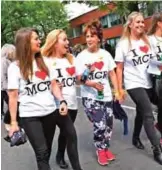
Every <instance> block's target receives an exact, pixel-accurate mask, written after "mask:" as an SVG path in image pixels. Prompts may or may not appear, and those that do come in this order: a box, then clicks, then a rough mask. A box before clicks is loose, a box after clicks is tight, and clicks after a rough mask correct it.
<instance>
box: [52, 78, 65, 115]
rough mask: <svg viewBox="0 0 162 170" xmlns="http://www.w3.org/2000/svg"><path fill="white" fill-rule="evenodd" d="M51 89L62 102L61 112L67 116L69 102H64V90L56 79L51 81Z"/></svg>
mask: <svg viewBox="0 0 162 170" xmlns="http://www.w3.org/2000/svg"><path fill="white" fill-rule="evenodd" d="M51 88H52V93H53V95H54V96H55V97H56V98H57V100H59V101H60V107H59V112H60V114H61V115H62V116H65V115H67V112H68V108H67V102H66V101H65V100H64V97H63V95H62V88H60V84H59V83H58V82H57V81H56V80H55V79H54V80H52V81H51Z"/></svg>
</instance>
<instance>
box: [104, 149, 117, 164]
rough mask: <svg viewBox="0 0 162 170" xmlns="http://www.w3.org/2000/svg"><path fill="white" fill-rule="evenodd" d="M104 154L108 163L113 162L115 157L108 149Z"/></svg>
mask: <svg viewBox="0 0 162 170" xmlns="http://www.w3.org/2000/svg"><path fill="white" fill-rule="evenodd" d="M105 154H106V157H107V160H108V161H113V160H115V159H116V158H115V155H114V154H113V153H112V152H111V151H110V150H109V149H105Z"/></svg>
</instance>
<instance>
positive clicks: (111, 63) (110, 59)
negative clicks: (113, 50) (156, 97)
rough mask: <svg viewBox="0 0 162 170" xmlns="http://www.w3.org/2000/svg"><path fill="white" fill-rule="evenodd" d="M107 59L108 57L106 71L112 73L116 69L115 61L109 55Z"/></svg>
mask: <svg viewBox="0 0 162 170" xmlns="http://www.w3.org/2000/svg"><path fill="white" fill-rule="evenodd" d="M108 57H109V60H108V71H112V70H114V68H115V67H116V64H115V61H114V59H113V57H112V56H111V54H109V56H108Z"/></svg>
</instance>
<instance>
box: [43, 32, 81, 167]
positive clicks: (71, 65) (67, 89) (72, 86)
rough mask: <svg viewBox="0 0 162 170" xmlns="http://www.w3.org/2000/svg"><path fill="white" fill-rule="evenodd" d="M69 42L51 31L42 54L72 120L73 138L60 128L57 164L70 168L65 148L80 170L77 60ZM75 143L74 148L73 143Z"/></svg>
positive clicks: (70, 123) (63, 34)
mask: <svg viewBox="0 0 162 170" xmlns="http://www.w3.org/2000/svg"><path fill="white" fill-rule="evenodd" d="M68 51H69V41H68V39H67V35H66V33H65V32H64V31H63V30H61V29H57V30H53V31H51V32H50V33H49V34H48V35H47V38H46V42H45V45H44V46H43V48H42V54H43V56H44V58H46V61H47V60H48V62H47V65H48V66H49V67H50V72H51V76H53V77H55V78H56V80H57V82H58V85H59V87H60V88H61V90H62V94H63V97H64V98H65V100H66V101H67V104H68V115H67V116H66V117H68V118H70V120H71V121H69V125H68V126H67V127H66V128H67V131H68V133H70V134H71V136H69V137H67V136H66V133H67V132H65V129H64V128H60V134H59V137H58V151H57V155H56V162H57V164H58V165H59V166H60V168H63V169H65V168H68V164H67V163H66V162H65V160H64V153H65V148H66V145H67V152H68V156H69V159H70V162H71V165H72V167H73V169H76V170H79V169H81V168H80V164H79V157H78V148H77V136H76V132H75V128H74V125H73V122H74V121H75V119H76V115H77V109H78V107H77V99H76V75H75V58H74V57H73V56H72V55H71V54H69V53H68ZM56 104H57V108H59V105H58V100H56ZM70 138H71V139H70ZM72 142H73V146H71V143H72Z"/></svg>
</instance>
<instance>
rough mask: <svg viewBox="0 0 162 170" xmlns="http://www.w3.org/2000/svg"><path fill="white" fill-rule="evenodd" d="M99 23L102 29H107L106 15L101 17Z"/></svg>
mask: <svg viewBox="0 0 162 170" xmlns="http://www.w3.org/2000/svg"><path fill="white" fill-rule="evenodd" d="M100 21H101V24H102V27H103V28H108V27H109V25H108V15H106V16H103V17H102V18H101V19H100Z"/></svg>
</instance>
